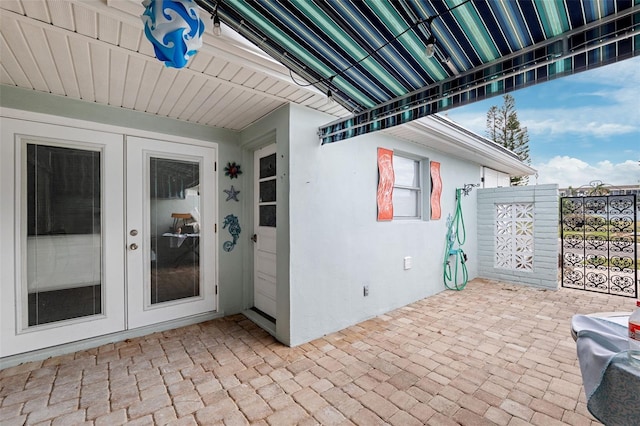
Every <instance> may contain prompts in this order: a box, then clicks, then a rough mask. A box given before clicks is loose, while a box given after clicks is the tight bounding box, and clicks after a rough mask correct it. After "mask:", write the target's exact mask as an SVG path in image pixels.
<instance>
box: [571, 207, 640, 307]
mask: <svg viewBox="0 0 640 426" xmlns="http://www.w3.org/2000/svg"><path fill="white" fill-rule="evenodd" d="M561 206H562V207H561V221H560V222H561V224H562V244H561V247H562V285H563V286H564V287H572V288H581V289H584V290H589V291H596V292H600V293H610V294H617V295H621V296H629V297H637V294H638V265H637V246H638V236H637V235H636V232H637V231H636V227H637V221H638V220H639V219H640V204H639V203H638V202H637V197H636V196H635V195H615V196H609V195H606V196H603V195H599V196H593V197H565V198H563V199H562V200H561ZM639 230H640V229H639Z"/></svg>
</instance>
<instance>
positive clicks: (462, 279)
mask: <svg viewBox="0 0 640 426" xmlns="http://www.w3.org/2000/svg"><path fill="white" fill-rule="evenodd" d="M461 199H462V189H460V188H458V189H456V212H455V214H454V216H453V218H452V217H451V215H449V217H448V218H447V227H448V229H447V249H446V250H445V252H444V264H443V266H444V286H445V287H447V288H448V289H449V290H458V291H459V290H463V289H464V288H465V287H466V286H467V281H468V279H469V273H468V272H467V265H466V263H467V255H466V254H465V252H464V251H463V250H462V245H463V244H464V242H465V241H466V239H467V230H466V229H465V227H464V217H463V216H462V204H461V203H462V200H461ZM456 244H457V245H458V248H454V247H455V245H456ZM452 261H453V263H454V267H453V268H452V266H451V262H452ZM452 269H453V270H452Z"/></svg>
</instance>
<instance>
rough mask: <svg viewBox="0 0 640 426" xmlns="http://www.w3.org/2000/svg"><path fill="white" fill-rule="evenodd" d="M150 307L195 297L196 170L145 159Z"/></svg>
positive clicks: (189, 165)
mask: <svg viewBox="0 0 640 426" xmlns="http://www.w3.org/2000/svg"><path fill="white" fill-rule="evenodd" d="M149 182H150V200H149V206H150V210H149V211H150V215H151V216H150V218H149V219H150V224H151V233H150V236H149V237H150V239H151V241H150V247H151V253H150V262H151V281H150V285H151V291H150V294H151V304H152V305H153V304H156V303H162V302H169V301H172V300H177V299H184V298H187V297H196V296H199V295H200V251H199V247H200V227H201V224H200V214H199V211H200V189H199V188H200V164H199V163H198V162H195V161H179V160H173V159H166V158H154V157H152V158H151V159H150V179H149Z"/></svg>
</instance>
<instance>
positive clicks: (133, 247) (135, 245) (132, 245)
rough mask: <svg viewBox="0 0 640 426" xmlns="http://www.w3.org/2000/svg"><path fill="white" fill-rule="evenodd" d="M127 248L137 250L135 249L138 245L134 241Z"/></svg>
mask: <svg viewBox="0 0 640 426" xmlns="http://www.w3.org/2000/svg"><path fill="white" fill-rule="evenodd" d="M129 248H130V249H131V250H137V249H138V245H137V244H136V243H133V244H131V245H130V246H129Z"/></svg>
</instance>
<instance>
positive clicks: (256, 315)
mask: <svg viewBox="0 0 640 426" xmlns="http://www.w3.org/2000/svg"><path fill="white" fill-rule="evenodd" d="M242 314H243V315H244V316H246V317H247V318H249V319H250V320H251V321H253V322H254V323H255V324H256V325H257V326H258V327H260V328H262V329H264V330H265V331H266V332H267V333H269V334H271V335H272V336H273V337H276V319H275V318H274V317H272V316H271V315H268V314H266V313H264V312H262V311H261V310H259V309H256V308H250V309H247V310H245V311H243V312H242Z"/></svg>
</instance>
